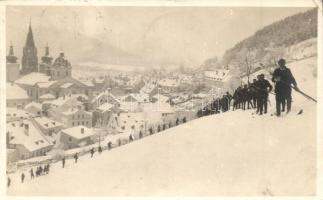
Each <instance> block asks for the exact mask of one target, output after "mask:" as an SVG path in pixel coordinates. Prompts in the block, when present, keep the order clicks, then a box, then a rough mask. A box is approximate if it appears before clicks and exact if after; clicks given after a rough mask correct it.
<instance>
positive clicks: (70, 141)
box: [60, 126, 95, 150]
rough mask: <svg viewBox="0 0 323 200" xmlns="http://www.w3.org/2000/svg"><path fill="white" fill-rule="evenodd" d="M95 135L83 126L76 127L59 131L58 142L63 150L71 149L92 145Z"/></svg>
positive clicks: (91, 130)
mask: <svg viewBox="0 0 323 200" xmlns="http://www.w3.org/2000/svg"><path fill="white" fill-rule="evenodd" d="M94 137H95V133H94V131H93V129H89V128H87V127H85V126H76V127H72V128H68V129H63V130H61V137H60V142H61V144H62V145H63V149H65V150H66V149H72V148H77V147H83V146H87V145H90V144H93V143H94V142H93V141H94V139H95V138H94Z"/></svg>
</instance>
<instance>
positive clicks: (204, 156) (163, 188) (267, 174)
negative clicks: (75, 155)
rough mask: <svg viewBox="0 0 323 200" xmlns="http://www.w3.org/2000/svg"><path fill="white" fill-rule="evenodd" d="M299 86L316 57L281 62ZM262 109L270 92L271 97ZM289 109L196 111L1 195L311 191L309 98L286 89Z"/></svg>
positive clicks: (305, 85) (308, 78) (312, 116)
mask: <svg viewBox="0 0 323 200" xmlns="http://www.w3.org/2000/svg"><path fill="white" fill-rule="evenodd" d="M289 67H290V68H291V69H292V71H293V73H294V75H295V77H296V79H297V80H298V82H299V87H300V88H301V89H303V90H304V91H305V92H308V93H309V94H310V95H313V96H314V97H315V96H316V95H315V94H316V78H315V77H314V73H313V71H314V70H315V69H316V58H310V59H307V60H302V61H298V62H295V63H292V64H290V65H289ZM271 104H272V106H271V107H270V112H273V110H274V109H273V105H274V99H273V98H272V97H271ZM293 106H294V107H293V110H294V111H295V112H296V111H297V110H299V109H300V108H303V109H304V113H303V114H302V115H296V114H295V112H293V113H291V114H290V115H288V116H285V117H280V118H277V117H275V116H270V114H267V115H263V116H255V115H252V114H251V113H252V111H240V110H238V111H234V112H232V111H230V112H227V113H224V114H219V115H212V116H208V117H204V118H200V119H197V120H194V121H191V122H188V123H186V124H183V125H180V126H177V127H174V128H171V129H168V130H166V131H163V132H161V133H158V134H155V135H153V136H149V137H146V138H144V139H142V140H139V141H135V142H132V143H130V144H128V145H124V146H122V147H120V148H116V149H113V150H111V151H104V152H103V153H102V154H101V155H95V156H94V158H92V159H91V158H90V156H89V155H85V156H83V157H81V158H80V160H79V163H78V164H74V163H73V161H72V160H68V161H67V164H66V168H65V169H62V168H61V163H56V164H55V165H53V166H52V169H51V172H50V174H48V175H45V176H42V177H39V178H37V179H35V180H30V179H29V176H28V174H27V180H26V182H25V183H24V184H21V183H19V175H20V174H19V173H17V174H15V175H11V178H12V180H13V183H12V187H10V188H9V189H8V194H9V195H77V196H79V195H93V196H98V195H109V196H110V195H111V196H124V195H126V196H128V195H130V196H146V195H149V196H151V195H162V196H187V195H202V196H203V195H204V196H211V195H313V194H314V193H315V181H316V179H315V176H316V175H315V171H316V169H315V168H316V159H315V158H316V153H315V152H316V105H315V103H313V102H310V101H308V100H306V99H304V98H303V97H301V96H300V95H297V94H295V95H294V104H293Z"/></svg>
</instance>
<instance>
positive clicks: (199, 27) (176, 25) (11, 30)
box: [7, 6, 310, 66]
mask: <svg viewBox="0 0 323 200" xmlns="http://www.w3.org/2000/svg"><path fill="white" fill-rule="evenodd" d="M308 9H310V8H237V7H233V8H225V7H208V8H205V7H72V6H65V7H63V6H57V7H41V6H34V7H30V6H20V7H7V46H9V44H10V41H11V42H12V43H13V45H14V50H15V54H16V55H17V56H18V57H19V62H20V61H21V54H22V48H23V46H24V44H25V40H26V34H27V31H28V24H29V20H30V19H31V23H32V28H33V33H34V39H35V43H36V46H37V48H38V56H39V58H40V57H41V56H42V55H43V54H44V47H45V45H46V43H48V44H49V46H50V51H51V55H52V56H53V57H56V56H57V55H58V53H59V52H60V51H64V52H65V55H66V56H67V58H68V59H69V60H70V61H71V62H72V64H78V63H84V62H93V63H104V64H107V63H114V64H116V63H120V64H135V65H150V64H151V63H152V64H153V65H159V64H179V63H183V64H185V65H190V66H192V65H194V66H195V65H199V64H201V63H202V62H203V61H204V60H205V59H207V58H210V57H213V56H218V57H221V56H222V55H223V53H224V52H225V50H226V49H228V48H231V47H232V46H233V45H234V44H236V43H237V42H239V41H241V40H242V39H245V38H246V37H248V36H251V35H252V34H254V33H255V32H256V31H257V30H259V29H261V28H262V27H264V26H266V25H269V24H271V23H272V22H275V21H278V20H280V19H283V18H285V17H287V16H290V15H293V14H296V13H299V12H304V11H306V10H308Z"/></svg>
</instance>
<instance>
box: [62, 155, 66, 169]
mask: <svg viewBox="0 0 323 200" xmlns="http://www.w3.org/2000/svg"><path fill="white" fill-rule="evenodd" d="M64 167H65V157H64V158H63V159H62V168H64Z"/></svg>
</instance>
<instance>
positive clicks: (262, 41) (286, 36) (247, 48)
mask: <svg viewBox="0 0 323 200" xmlns="http://www.w3.org/2000/svg"><path fill="white" fill-rule="evenodd" d="M315 37H317V9H311V10H309V11H307V12H304V13H299V14H296V15H293V16H290V17H287V18H285V19H283V20H281V21H278V22H275V23H273V24H271V25H268V26H266V27H264V28H263V29H261V30H259V31H257V32H256V33H255V34H254V35H253V36H251V37H249V38H246V39H245V40H243V41H241V42H239V43H237V44H236V45H235V46H234V47H233V48H231V49H229V50H227V51H226V53H225V54H224V56H223V58H222V62H221V63H222V66H227V65H230V66H231V67H234V68H245V65H246V62H248V64H252V63H258V64H259V63H260V66H264V65H272V64H273V62H275V60H276V59H277V57H278V56H282V54H283V53H284V52H285V50H286V48H287V47H289V46H292V45H295V44H298V43H300V42H302V41H305V40H308V39H310V38H315ZM248 64H247V65H248ZM258 64H257V65H258ZM257 67H258V66H257Z"/></svg>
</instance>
